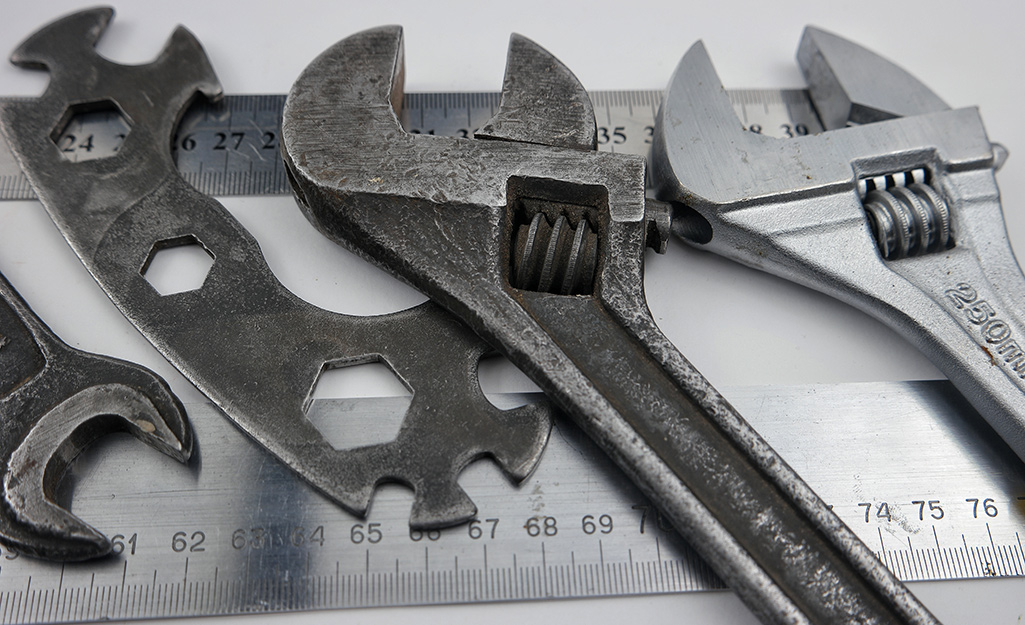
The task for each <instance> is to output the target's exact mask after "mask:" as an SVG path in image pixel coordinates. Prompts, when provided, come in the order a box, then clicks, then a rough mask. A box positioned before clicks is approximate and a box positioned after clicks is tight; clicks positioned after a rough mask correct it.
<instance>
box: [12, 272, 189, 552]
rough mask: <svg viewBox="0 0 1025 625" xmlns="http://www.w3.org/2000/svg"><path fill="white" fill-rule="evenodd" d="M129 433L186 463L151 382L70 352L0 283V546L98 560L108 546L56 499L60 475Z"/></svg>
mask: <svg viewBox="0 0 1025 625" xmlns="http://www.w3.org/2000/svg"><path fill="white" fill-rule="evenodd" d="M118 431H122V432H128V433H130V434H131V435H133V436H135V437H136V438H138V439H139V440H141V441H142V442H144V443H146V444H147V445H149V446H150V447H153V448H155V449H158V450H159V451H161V452H163V453H165V454H167V455H168V456H170V457H172V458H174V459H176V460H178V461H180V462H186V461H188V459H189V456H190V455H191V454H192V429H191V427H190V426H189V422H188V420H187V419H186V417H185V410H184V409H183V408H182V405H181V403H180V402H179V401H178V398H177V397H175V396H174V395H173V394H172V393H171V389H170V388H168V386H167V383H166V382H164V381H163V380H162V379H160V378H159V377H157V375H156V374H155V373H153V372H152V371H150V370H148V369H144V368H143V367H140V366H138V365H135V364H132V363H130V362H125V361H123V360H116V359H114V358H108V357H105V356H98V355H96V354H89V353H86V352H82V351H79V350H77V349H72V348H71V347H69V346H68V345H66V344H65V343H64V342H62V341H61V340H60V339H59V338H57V336H56V335H54V333H53V332H52V331H51V330H50V329H49V328H48V327H46V324H45V323H43V322H42V320H40V319H39V317H37V316H36V315H35V314H34V313H33V312H32V310H31V309H30V308H29V307H28V305H27V304H26V303H25V301H24V300H23V299H21V297H20V296H19V295H18V293H17V292H16V291H15V290H14V287H12V286H11V284H10V283H9V282H8V281H7V279H6V278H4V277H3V276H2V275H0V478H2V479H3V484H2V487H0V495H2V498H0V543H3V544H4V545H5V546H7V547H9V548H11V549H14V550H15V551H18V552H20V553H24V554H27V555H31V556H35V557H39V558H46V559H49V560H61V561H67V560H87V559H89V558H97V557H100V556H104V555H107V554H108V553H110V550H111V542H110V541H109V540H108V539H107V537H106V536H104V535H103V534H101V533H100V532H98V531H97V530H96V529H94V528H92V527H90V526H89V525H88V524H86V523H85V522H84V521H82V520H81V519H80V518H78V517H77V516H75V515H74V514H72V513H71V512H69V511H67V510H65V509H64V508H62V507H61V506H60V504H59V503H58V502H57V499H56V491H57V486H58V484H59V482H60V479H61V477H62V476H63V475H64V472H65V470H66V469H67V468H68V465H69V464H70V463H71V461H72V460H74V458H75V456H77V455H78V454H79V453H80V452H81V451H82V450H83V449H85V448H86V447H87V446H88V445H89V444H90V443H91V442H93V441H94V440H96V439H97V438H99V437H101V436H103V435H105V434H109V433H111V432H118Z"/></svg>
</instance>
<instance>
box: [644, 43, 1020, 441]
mask: <svg viewBox="0 0 1025 625" xmlns="http://www.w3.org/2000/svg"><path fill="white" fill-rule="evenodd" d="M852 50H853V51H855V52H856V53H852ZM838 54H839V58H837V55H838ZM799 59H800V60H801V62H802V65H804V66H805V67H804V68H805V71H806V75H807V76H808V77H809V80H813V81H819V82H818V83H813V84H812V94H813V96H815V93H816V90H818V91H819V94H818V99H817V101H816V107H817V108H818V109H819V111H820V113H822V112H823V111H827V112H828V111H830V110H831V109H833V108H836V104H837V102H838V101H839V102H840V108H843V109H845V110H846V111H847V113H846V114H850V115H852V116H853V115H855V114H856V112H857V111H858V110H861V111H862V112H863V113H864V111H867V110H869V109H871V110H873V111H875V113H873V115H875V116H876V117H877V118H886V119H885V120H884V121H876V122H874V123H865V124H863V125H858V126H851V127H840V128H837V129H835V130H829V131H826V132H824V133H822V134H820V135H814V136H803V137H797V138H793V139H786V140H780V139H773V138H768V137H764V136H761V135H757V134H755V133H751V132H747V131H745V130H744V129H743V127H742V125H741V124H740V122H739V120H738V119H737V118H736V114H735V113H734V112H733V110H732V107H731V106H730V105H729V102H728V100H727V99H726V96H725V93H724V92H723V91H722V89H721V87H719V85H721V81H720V80H719V77H718V76H717V75H716V73H715V70H714V68H713V67H712V64H711V61H710V60H709V58H708V54H707V53H706V52H705V49H704V47H703V46H702V45H701V44H700V43H698V44H696V45H695V46H694V47H693V48H692V49H691V50H690V51H689V52H688V53H687V54H686V55H685V56H684V57H683V59H682V60H681V62H680V65H679V67H678V68H677V70H676V73H675V74H674V76H673V78H672V79H671V81H670V84H669V88H668V90H667V92H666V97H665V100H664V102H663V105H662V109H661V111H660V112H659V119H658V122H657V124H656V132H655V137H654V141H653V143H654V145H653V151H652V154H653V157H652V161H653V164H652V169H653V173H654V175H653V178H654V179H655V180H656V184H657V185H658V187H659V196H660V197H661V198H662V199H665V200H670V201H672V202H675V203H677V206H678V209H677V212H678V215H679V216H680V222H679V223H678V224H674V228H676V231H677V232H682V231H683V230H688V231H690V232H693V231H698V232H710V235H709V236H707V237H706V238H705V239H704V240H700V241H696V240H694V237H692V236H691V237H688V236H684V237H683V238H685V240H686V239H689V242H691V243H695V244H697V245H698V246H699V247H703V248H706V249H709V250H710V251H714V252H716V253H718V254H720V255H723V256H727V257H729V258H732V259H734V260H737V261H739V262H742V263H744V264H747V265H749V266H752V267H755V268H758V269H762V270H764V271H768V272H770V273H774V274H776V275H779V276H781V277H784V278H787V279H790V280H793V281H796V282H799V283H801V284H804V285H806V286H809V287H811V288H814V289H817V290H820V291H823V292H825V293H827V294H829V295H832V296H834V297H837V298H838V299H841V300H843V301H845V302H848V303H850V304H852V305H854V306H856V307H858V308H861V309H862V310H864V311H866V312H868V313H869V314H871V315H873V316H875V317H876V318H878V319H880V320H882V321H883V322H884V323H887V324H888V325H890V326H891V327H893V328H894V329H895V330H897V331H898V332H900V333H901V334H903V335H904V336H905V337H906V338H907V339H908V340H909V341H910V342H911V343H912V344H913V345H915V346H916V347H918V348H919V349H921V350H922V351H923V352H924V353H925V354H926V355H927V356H929V358H930V359H931V360H932V361H933V362H934V364H936V365H937V367H938V368H939V369H940V370H941V371H943V372H944V373H945V374H946V375H947V376H948V377H949V378H950V379H951V380H952V381H954V382H955V384H956V385H957V386H958V388H959V389H960V390H961V392H962V393H963V394H964V395H965V396H966V397H967V398H968V399H969V400H970V401H971V402H972V404H973V405H974V406H975V407H976V408H977V409H978V410H979V412H980V414H981V415H982V416H983V417H984V418H985V419H986V420H987V421H988V422H989V423H990V424H991V425H992V426H993V427H994V429H995V430H996V431H997V432H998V433H999V434H1000V435H1001V436H1002V437H1003V438H1004V439H1005V441H1007V443H1008V444H1009V445H1010V446H1011V447H1012V448H1013V449H1014V450H1015V451H1016V452H1017V454H1018V455H1019V456H1020V457H1022V458H1023V459H1025V351H1023V349H1022V345H1025V341H1023V340H1022V339H1023V338H1025V312H1023V311H1022V309H1021V306H1020V304H1019V303H1018V301H1019V300H1020V295H1021V294H1022V293H1025V279H1023V277H1022V275H1021V271H1020V269H1019V268H1018V265H1017V263H1016V261H1015V259H1014V256H1013V253H1012V252H1011V250H1010V245H1009V243H1008V241H1007V233H1006V230H1005V229H1004V226H1003V217H1002V212H1001V208H1000V199H999V191H998V189H997V187H996V182H995V179H994V176H993V173H994V170H995V168H996V167H998V166H999V164H1000V150H998V149H995V148H994V146H993V144H992V143H990V141H989V139H988V137H987V136H986V132H985V129H984V127H983V125H982V121H981V119H980V117H979V114H978V111H977V110H976V109H974V108H966V109H957V110H950V109H948V108H947V107H946V105H945V104H943V102H942V101H941V100H939V98H937V97H935V96H934V95H932V94H931V92H927V90H926V89H925V87H924V86H922V85H921V83H919V82H917V81H910V82H909V81H908V80H905V79H904V78H903V77H905V76H906V73H905V72H903V70H900V69H899V68H896V67H895V66H893V65H892V64H890V63H889V62H888V61H885V60H883V59H880V58H879V57H876V56H875V55H874V54H872V53H871V52H868V51H866V50H864V49H863V48H860V47H858V46H855V45H854V44H851V43H849V42H845V41H843V40H841V39H839V38H838V37H836V36H834V35H828V33H822V32H821V31H817V30H814V29H809V31H808V32H806V34H805V38H804V40H803V41H802V45H801V50H800V52H799ZM870 60H871V62H870ZM854 61H857V62H858V63H861V64H864V65H867V66H869V67H873V68H876V69H875V70H874V71H876V72H877V73H878V74H879V76H878V78H879V81H878V82H879V84H880V85H882V86H888V87H889V88H891V89H897V88H898V86H899V87H900V88H901V89H903V90H902V91H898V92H897V93H891V92H886V93H882V94H876V93H875V92H872V91H871V90H870V89H869V86H867V85H866V83H867V82H869V78H868V77H867V75H866V73H865V72H864V71H855V69H856V67H857V66H852V65H851V64H852V62H854ZM823 68H826V69H823ZM863 69H864V68H862V70H863ZM852 73H853V74H855V75H853V76H852ZM822 82H826V83H829V84H830V85H833V86H832V87H829V88H825V89H824V88H823V87H822V85H821V84H820V83H822ZM836 85H843V87H842V88H841V87H838V86H836ZM895 85H896V86H895ZM824 91H825V92H830V93H832V98H830V97H827V96H826V95H824V93H823V92H824ZM926 92H927V93H926ZM852 94H860V95H852ZM859 98H861V99H867V100H869V101H872V102H874V104H873V105H872V106H868V105H864V106H862V105H859V104H858V99H859ZM852 103H853V104H852ZM852 111H854V112H852ZM880 111H884V112H885V114H883V113H881V112H880ZM826 114H828V113H826ZM905 114H907V116H901V115H905ZM847 121H848V120H847V119H844V120H843V124H842V125H845V124H846V123H847ZM830 123H831V125H833V126H838V125H841V124H840V122H838V121H834V122H830ZM694 222H697V223H698V226H700V227H698V226H693V225H688V224H691V223H694Z"/></svg>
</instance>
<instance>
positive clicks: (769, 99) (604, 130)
mask: <svg viewBox="0 0 1025 625" xmlns="http://www.w3.org/2000/svg"><path fill="white" fill-rule="evenodd" d="M729 94H730V98H731V100H732V102H733V105H734V107H735V108H736V110H737V115H738V116H739V117H740V119H741V121H742V123H743V124H744V127H745V128H748V129H749V130H751V131H753V132H761V133H764V134H766V135H772V136H778V137H787V136H795V135H798V134H808V133H809V132H812V133H813V132H819V131H821V129H822V128H821V125H820V124H819V122H818V118H817V117H816V116H815V113H814V111H813V109H812V107H811V103H810V102H809V100H808V94H807V91H802V90H785V91H760V90H746V91H730V92H729ZM499 98H500V95H499V94H498V93H411V94H407V95H406V97H405V100H404V104H403V111H402V117H401V121H402V125H403V127H404V128H406V129H407V130H409V131H410V132H421V133H428V134H436V135H447V136H463V137H470V136H473V132H474V130H475V129H477V128H479V127H480V126H481V125H483V124H484V123H485V122H487V121H488V120H489V119H491V117H492V116H493V115H494V114H495V112H496V111H497V110H498V104H499ZM661 100H662V92H661V91H596V92H593V93H591V102H592V103H593V105H594V110H595V115H596V118H597V123H598V149H600V150H608V151H612V152H622V153H629V154H639V155H642V156H647V153H648V148H649V145H650V140H651V134H652V132H653V130H654V124H655V114H656V113H657V112H658V107H659V104H660V102H661ZM284 103H285V96H284V95H244V96H227V97H225V98H224V99H223V100H222V101H221V102H219V103H217V104H210V103H208V102H205V101H198V102H197V103H196V104H195V105H194V106H193V107H192V108H191V109H190V110H189V111H188V112H187V113H186V115H185V116H184V118H183V119H182V122H181V124H180V126H179V131H178V134H177V136H175V138H174V143H173V146H174V150H175V155H176V159H177V163H178V169H179V170H180V171H181V172H182V175H183V176H184V177H185V179H186V180H188V181H189V183H190V184H192V185H193V186H194V187H196V188H197V189H198V190H199V191H201V192H203V193H206V194H207V195H214V196H226V195H279V194H289V193H291V191H290V189H289V187H288V181H287V179H286V177H285V171H284V169H282V164H281V157H280V152H279V146H278V138H279V134H280V131H279V129H280V127H281V109H282V106H283V105H284ZM126 132H131V130H130V129H127V128H126V127H125V125H124V124H123V123H119V120H117V119H116V118H115V115H114V114H112V113H110V112H105V111H99V112H94V113H88V114H83V115H79V116H77V117H75V118H73V119H72V120H71V122H70V123H69V124H68V126H67V127H65V128H64V129H63V132H62V133H61V134H60V135H59V136H58V137H57V139H56V140H55V141H54V143H55V144H56V147H57V149H59V150H60V151H61V153H62V154H64V155H65V156H66V157H67V158H69V159H71V160H79V159H95V158H101V157H102V156H105V155H109V154H111V153H112V152H113V151H114V150H116V149H117V146H118V144H119V143H120V141H121V139H123V138H124V134H125V133H126ZM34 197H35V193H34V192H33V191H32V188H31V186H30V185H29V184H28V180H27V179H26V178H25V176H24V174H22V173H21V170H20V168H19V167H18V164H17V162H16V161H15V160H14V157H13V155H12V154H11V153H10V150H9V148H8V147H7V145H6V142H4V141H0V200H25V199H33V198H34Z"/></svg>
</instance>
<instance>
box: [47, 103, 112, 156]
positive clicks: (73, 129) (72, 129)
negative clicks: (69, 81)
mask: <svg viewBox="0 0 1025 625" xmlns="http://www.w3.org/2000/svg"><path fill="white" fill-rule="evenodd" d="M131 128H132V125H131V123H130V122H129V120H128V116H127V115H125V114H124V111H122V110H121V109H120V107H118V105H117V104H116V103H114V102H113V101H111V100H101V101H99V102H88V103H84V104H75V105H73V106H72V107H70V108H69V109H68V110H67V111H66V112H65V113H64V117H63V118H61V121H60V123H58V124H57V125H56V126H55V127H54V129H53V131H52V132H51V133H50V140H51V141H53V143H54V145H56V146H57V149H58V150H59V151H60V154H61V156H63V157H64V158H65V159H67V160H69V161H73V162H76V163H77V162H82V161H93V160H96V159H100V158H108V157H111V156H114V155H115V154H117V151H118V149H120V148H121V144H122V143H124V140H125V138H126V137H127V136H128V133H129V131H130V130H131Z"/></svg>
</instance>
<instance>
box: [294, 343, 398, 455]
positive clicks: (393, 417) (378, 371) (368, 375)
mask: <svg viewBox="0 0 1025 625" xmlns="http://www.w3.org/2000/svg"><path fill="white" fill-rule="evenodd" d="M354 398H361V401H358V402H356V401H330V400H332V399H334V400H338V399H349V400H351V399H354ZM370 398H373V399H370ZM310 399H311V402H310V404H309V407H308V408H307V410H306V418H308V419H309V420H310V423H312V424H313V426H314V427H316V428H317V429H318V430H320V433H321V434H323V435H324V438H325V439H326V440H327V442H328V443H329V444H330V445H331V446H332V447H334V448H335V449H337V450H339V451H341V450H346V449H353V448H356V447H365V446H367V445H379V444H382V443H388V442H391V441H393V440H395V438H396V437H397V436H398V434H399V430H400V429H402V422H403V421H404V420H405V417H406V411H407V410H409V406H410V404H411V403H412V401H413V393H412V392H411V391H410V390H409V388H408V387H407V386H406V385H405V383H404V382H403V381H402V379H401V378H400V377H399V376H398V374H396V373H395V372H394V371H393V370H392V368H391V367H390V366H389V365H388V363H387V362H385V361H384V360H383V359H381V358H373V359H372V360H365V361H362V362H353V363H328V364H325V365H324V367H323V368H322V369H321V370H320V374H319V375H318V376H317V379H316V381H315V382H314V384H313V391H312V393H311V394H310Z"/></svg>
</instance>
